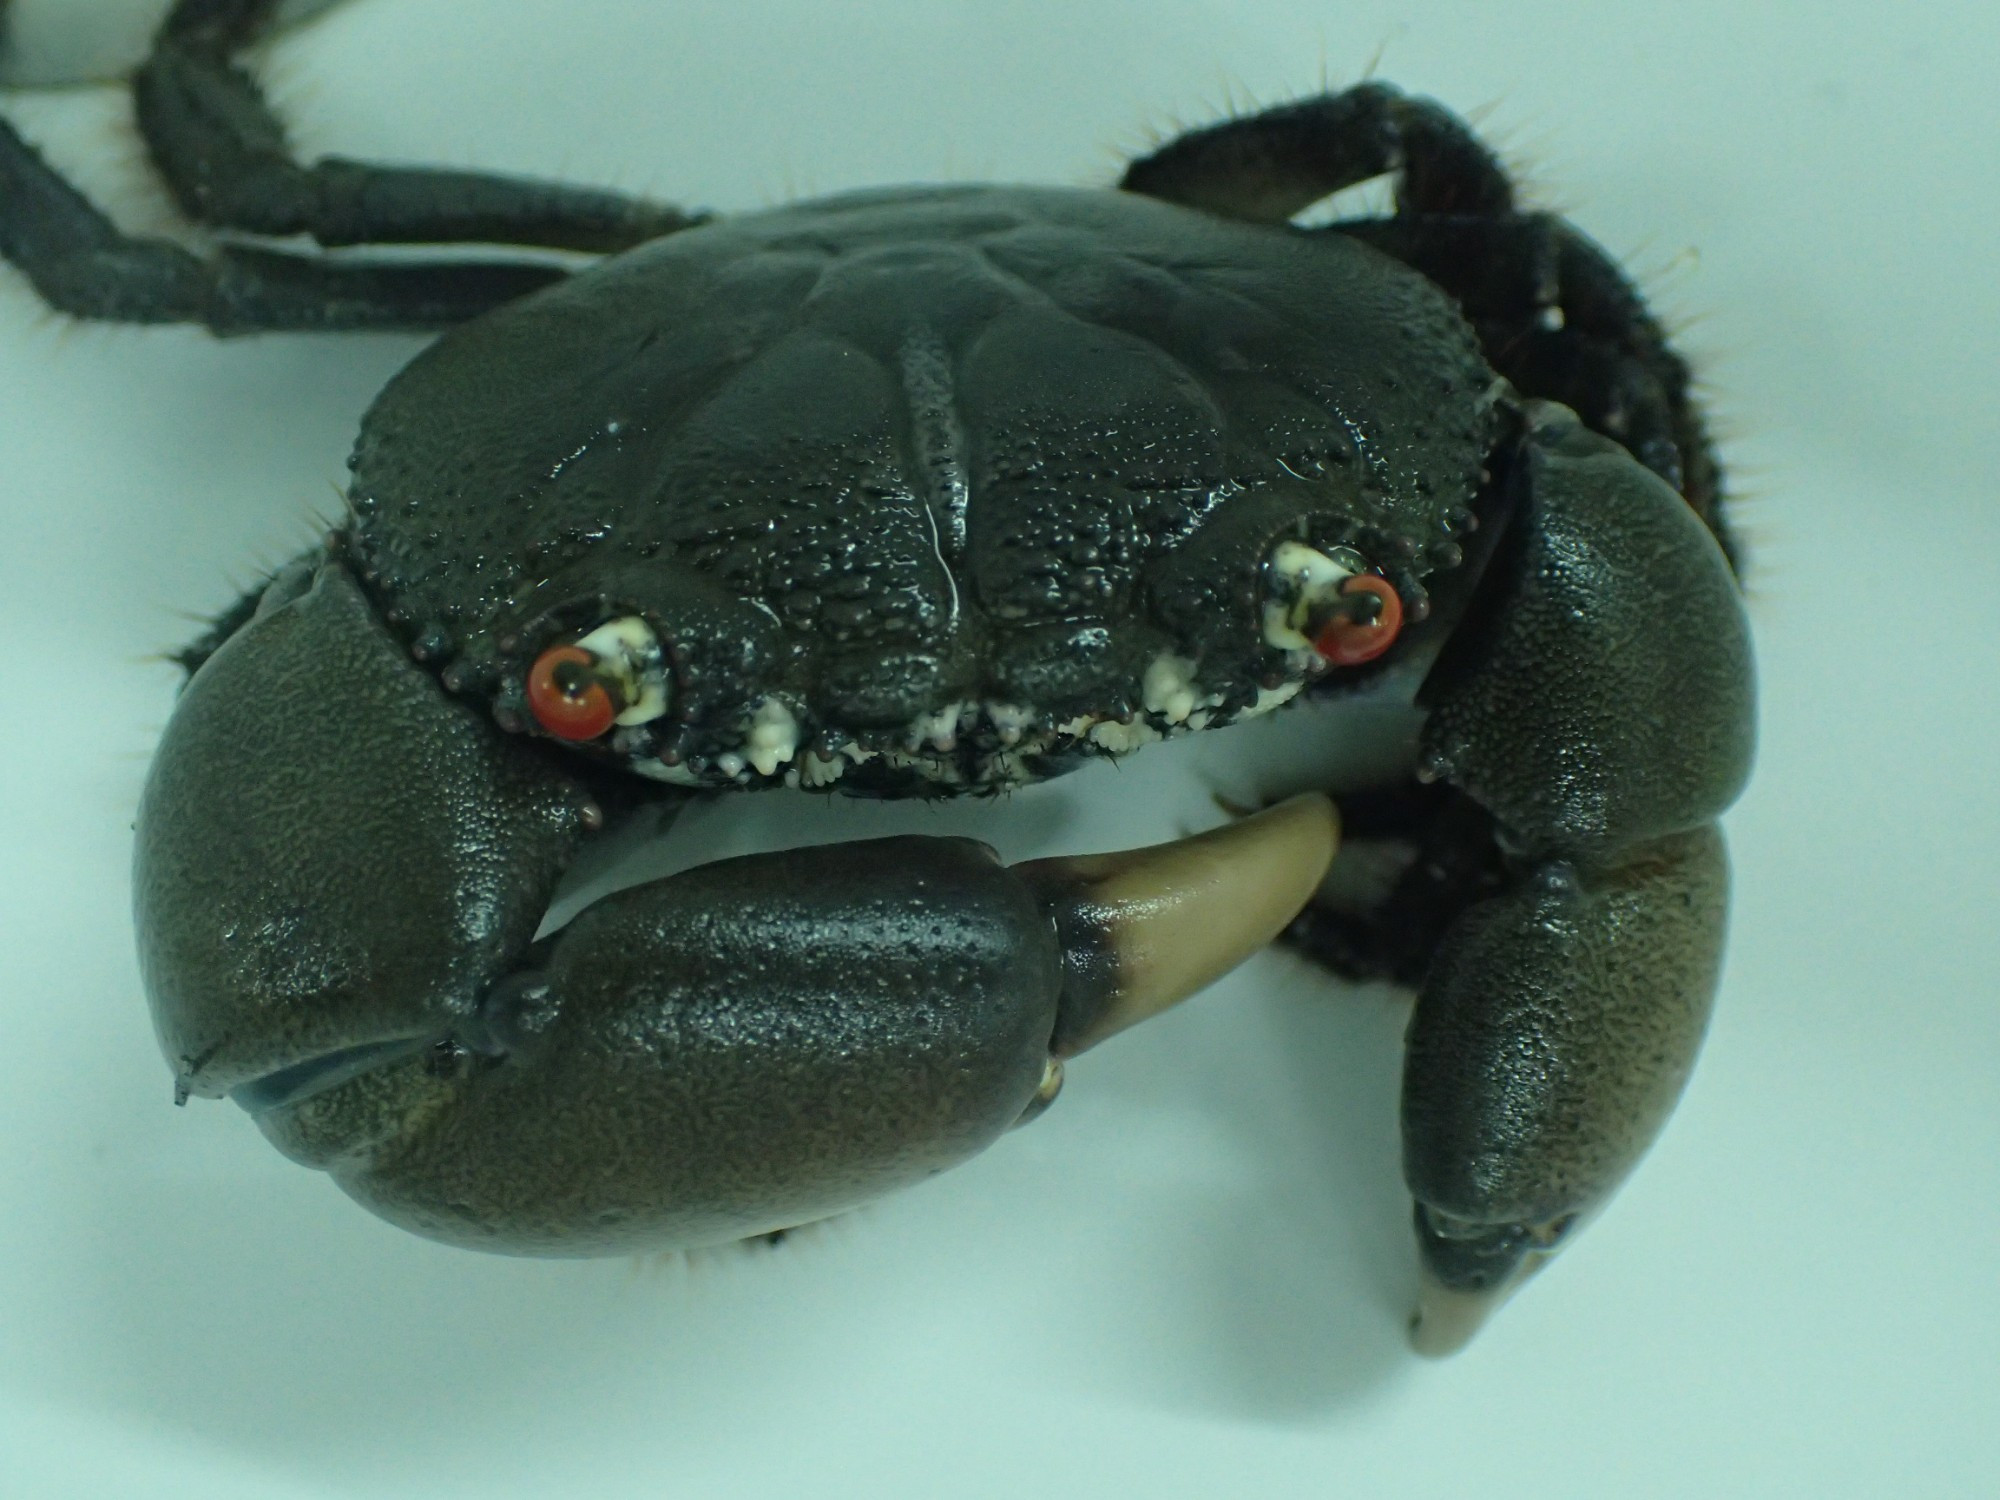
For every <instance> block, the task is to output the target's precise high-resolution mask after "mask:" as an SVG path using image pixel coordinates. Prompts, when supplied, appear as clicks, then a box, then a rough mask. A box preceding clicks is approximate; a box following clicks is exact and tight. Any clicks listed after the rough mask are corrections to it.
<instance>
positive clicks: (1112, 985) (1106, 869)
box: [1018, 792, 1340, 1056]
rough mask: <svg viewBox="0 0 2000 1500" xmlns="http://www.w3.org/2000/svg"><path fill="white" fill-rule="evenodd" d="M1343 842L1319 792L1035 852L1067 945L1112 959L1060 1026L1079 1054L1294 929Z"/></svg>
mask: <svg viewBox="0 0 2000 1500" xmlns="http://www.w3.org/2000/svg"><path fill="white" fill-rule="evenodd" d="M1339 841H1340V819H1339V814H1338V813H1337V812H1336V811H1335V810H1334V806H1333V802H1332V800H1331V799H1330V798H1328V797H1325V796H1323V795H1321V794H1320V793H1318V792H1308V793H1305V794H1304V795H1302V796H1298V797H1293V798H1291V799H1290V800H1288V801H1285V802H1280V803H1278V804H1277V805H1276V806H1274V807H1269V808H1266V809H1265V810H1264V811H1263V812H1260V813H1258V814H1256V815H1255V816H1253V817H1248V818H1243V819H1240V820H1238V821H1237V822H1234V823H1228V824H1225V825H1223V826H1222V827H1220V828H1216V829H1212V830H1210V831H1209V832H1207V833H1201V834H1196V835H1195V836H1193V837H1192V838H1185V839H1179V840H1177V841H1175V842H1173V843H1171V844H1156V845H1154V846H1153V847H1152V848H1149V849H1131V850H1127V851H1125V852H1124V853H1122V854H1092V855H1083V856H1079V857H1076V858H1069V859H1045V860H1035V861H1032V862H1031V863H1029V864H1025V865H1022V866H1019V867H1018V868H1019V872H1020V873H1021V874H1022V875H1023V876H1024V877H1026V878H1027V879H1028V880H1029V881H1030V882H1031V883H1033V884H1035V885H1036V886H1038V887H1040V888H1041V889H1042V890H1044V891H1045V892H1047V893H1048V894H1049V906H1050V908H1051V910H1053V911H1055V912H1056V913H1057V923H1058V927H1059V929H1061V930H1062V931H1063V932H1064V935H1065V942H1066V944H1068V945H1070V946H1072V947H1073V948H1075V949H1076V950H1077V951H1079V952H1082V951H1088V952H1090V953H1091V954H1092V955H1093V967H1096V966H1097V964H1098V963H1099V962H1101V963H1102V976H1101V977H1102V980H1103V981H1104V982H1103V986H1102V988H1101V990H1100V991H1099V992H1098V993H1097V994H1095V995H1093V997H1092V999H1091V1001H1090V1003H1089V1004H1088V1006H1087V1007H1086V1008H1085V1010H1086V1011H1087V1013H1079V1015H1078V1016H1077V1018H1076V1020H1075V1023H1074V1024H1073V1025H1072V1026H1070V1027H1069V1028H1068V1029H1067V1030H1066V1031H1065V1032H1064V1033H1063V1034H1062V1035H1061V1036H1060V1037H1059V1039H1058V1040H1059V1045H1058V1047H1057V1050H1058V1051H1059V1052H1060V1053H1062V1054H1063V1055H1065V1056H1074V1055H1075V1054H1076V1053H1078V1052H1082V1051H1083V1050H1085V1049H1086V1048H1089V1047H1093V1046H1095V1045H1096V1044H1097V1043H1099V1042H1101V1041H1103V1040H1104V1039H1105V1038H1106V1037H1108V1036H1111V1035H1113V1034H1114V1033H1116V1032H1120V1031H1123V1030H1124V1029H1125V1028H1126V1027H1128V1026H1132V1025H1136V1024H1137V1023H1138V1022H1140V1021H1143V1020H1145V1019H1147V1018H1148V1017H1149V1016H1154V1015H1157V1014H1159V1013H1160V1012H1161V1011H1163V1010H1165V1009H1167V1007H1169V1006H1170V1005H1173V1004H1174V1003H1175V1002H1176V1001H1179V1000H1182V999H1184V998H1186V997H1187V996H1189V995H1191V994H1193V993H1195V992H1196V991H1197V990H1200V989H1202V988H1204V987H1206V986H1207V985H1209V984H1211V983H1213V982H1214V981H1215V980H1217V979H1219V978H1221V977H1222V976H1223V975H1224V974H1226V973H1228V972H1229V971H1230V970H1231V969H1233V968H1235V967H1236V966H1237V965H1238V964H1240V963H1242V962H1243V960H1244V959H1246V958H1248V957H1249V956H1250V955H1251V954H1253V953H1255V952H1256V951H1257V950H1258V949H1260V948H1262V947H1263V946H1264V945H1265V944H1267V943H1269V942H1270V941H1271V939H1273V938H1274V937H1276V936H1277V935H1278V934H1279V933H1280V932H1282V931H1283V930H1284V929H1285V926H1286V924H1287V923H1289V922H1290V921H1291V920H1292V918H1293V917H1294V916H1296V915H1297V914H1298V912H1299V909H1300V908H1301V907H1303V906H1304V905H1305V904H1306V902H1307V901H1308V900H1309V899H1311V897H1312V894H1313V892H1314V890H1316V889H1317V888H1318V886H1319V883H1320V881H1321V879H1322V878H1323V877H1324V876H1325V874H1326V871H1327V867H1328V866H1329V865H1330V864H1331V863H1332V862H1333V853H1334V849H1335V847H1336V846H1337V845H1338V843H1339Z"/></svg>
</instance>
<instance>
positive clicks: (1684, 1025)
mask: <svg viewBox="0 0 2000 1500" xmlns="http://www.w3.org/2000/svg"><path fill="white" fill-rule="evenodd" d="M1527 419H1528V431H1527V433H1526V434H1525V440H1524V442H1523V444H1522V448H1521V450H1520V453H1519V456H1518V459H1517V462H1516V464H1515V468H1514V471H1513V472H1512V474H1511V477H1510V482H1509V485H1508V494H1507V507H1508V508H1507V512H1506V516H1505V526H1506V532H1505V535H1504V536H1503V537H1502V539H1501V543H1500V547H1499V551H1498V553H1497V554H1496V556H1495V557H1494V560H1493V562H1492V564H1491V565H1490V567H1489V568H1488V569H1487V572H1486V575H1485V578H1484V580H1483V581H1482V583H1481V585H1480V587H1481V596H1480V598H1479V599H1478V600H1477V601H1476V602H1475V604H1474V606H1473V612H1472V613H1471V614H1470V615H1469V616H1468V617H1467V618H1466V619H1465V620H1464V621H1462V622H1461V623H1460V624H1459V626H1458V628H1457V631H1456V634H1455V635H1454V636H1453V638H1452V642H1451V645H1450V646H1449V647H1447V649H1446V651H1445V653H1444V655H1443V656H1442V657H1440V658H1439V660H1438V662H1437V665H1436V666H1435V668H1434V669H1433V670H1432V672H1431V674H1430V676H1429V678H1428V679H1427V680H1426V683H1425V685H1424V688H1423V690H1422V694H1421V695H1420V700H1419V701H1420V702H1422V703H1423V704H1424V705H1425V706H1427V707H1428V708H1429V709H1430V717H1429V719H1428V721H1427V723H1426V725H1425V728H1424V733H1423V745H1424V757H1425V763H1426V768H1427V770H1428V772H1429V773H1430V774H1431V775H1432V776H1434V777H1435V778H1437V779H1440V780H1442V781H1444V782H1446V783H1448V784H1449V785H1452V786H1455V787H1457V788H1458V789H1459V790H1460V791H1461V792H1462V793H1463V794H1465V795H1466V796H1467V797H1469V798H1470V799H1471V801H1472V802H1473V803H1475V804H1477V805H1478V807H1479V808H1482V809H1484V813H1483V814H1482V816H1484V817H1486V818H1487V819H1489V820H1490V823H1491V825H1492V827H1493V828H1494V830H1495V834H1494V837H1495V838H1496V839H1497V843H1498V850H1497V855H1498V862H1499V864H1500V866H1501V871H1500V873H1499V875H1498V876H1497V877H1496V880H1497V889H1494V890H1493V891H1492V892H1491V894H1489V895H1487V896H1486V897H1485V898H1484V899H1482V900H1478V901H1475V902H1474V903H1473V904H1471V905H1470V906H1468V907H1467V908H1466V909H1465V910H1464V911H1463V912H1462V913H1461V914H1459V915H1458V917H1457V919H1456V920H1455V921H1454V922H1453V923H1452V924H1451V926H1450V927H1449V930H1448V931H1447V932H1446V933H1445V934H1444V937H1443V941H1442V942H1441V944H1440V945H1439V947H1438V950H1437V952H1436V956H1435V958H1434V959H1433V960H1432V962H1431V963H1430V964H1429V968H1428V972H1427V973H1426V974H1425V975H1424V978H1423V983H1422V987H1421V990H1420V992H1419V995H1418V999H1417V1007H1416V1011H1415V1014H1414V1017H1413V1019H1412V1021H1411V1025H1410V1037H1409V1053H1408V1058H1407V1062H1406V1065H1405V1071H1404V1080H1403V1164H1404V1175H1405V1176H1406V1178H1407V1179H1408V1181H1409V1185H1410V1189H1411V1192H1412V1194H1413V1196H1414V1197H1415V1199H1416V1221H1417V1238H1418V1243H1419V1248H1420V1250H1421V1253H1422V1259H1423V1284H1424V1290H1423V1293H1422V1297H1421V1306H1420V1309H1419V1316H1418V1320H1417V1323H1416V1325H1415V1341H1416V1343H1417V1346H1418V1347H1419V1348H1420V1349H1422V1350H1424V1351H1425V1352H1429V1353H1445V1352H1449V1351H1450V1350H1451V1349H1453V1348H1455V1347H1457V1346H1458V1345H1459V1344H1461V1343H1462V1342H1464V1340H1465V1338H1466V1337H1468V1336H1469V1335H1470V1333H1471V1332H1472V1330H1473V1329H1475V1328H1476V1327H1477V1326H1478V1324H1479V1321H1480V1319H1481V1318H1483V1317H1484V1316H1485V1314H1486V1313H1487V1312H1488V1311H1489V1310H1490V1309H1491V1308H1492V1307H1494V1306H1496V1305H1497V1304H1498V1303H1499V1301H1501V1300H1502V1299H1504V1298H1505V1297H1506V1296H1507V1295H1509V1294H1510V1293H1511V1292H1512V1291H1513V1290H1514V1289H1515V1288H1517V1287H1518V1286H1519V1285H1520V1284H1521V1283H1522V1282H1523V1281H1524V1280H1525V1279H1526V1278H1527V1277H1528V1276H1529V1275H1531V1274H1532V1273H1533V1272H1534V1271H1535V1270H1536V1269H1537V1268H1538V1267H1539V1266H1540V1265H1541V1264H1542V1263H1543V1262H1544V1261H1545V1260H1546V1259H1547V1258H1548V1256H1549V1255H1550V1254H1552V1253H1553V1252H1554V1251H1555V1249H1556V1248H1557V1246H1558V1245H1559V1244H1560V1243H1562V1242H1563V1241H1564V1240H1565V1239H1566V1238H1567V1237H1568V1236H1569V1234H1570V1233H1571V1232H1572V1231H1573V1230H1574V1228H1575V1227H1576V1225H1577V1224H1578V1223H1580V1222H1581V1221H1582V1220H1584V1219H1586V1218H1588V1217H1589V1216H1590V1215H1591V1214H1592V1213H1594V1212H1595V1211H1596V1210H1597V1209H1598V1208H1600V1207H1601V1206H1602V1205H1603V1204H1604V1202H1605V1201H1606V1200H1607V1199H1608V1198H1609V1196H1610V1195H1611V1193H1612V1192H1613V1191H1614V1190H1615V1189H1616V1188H1617V1186H1618V1185H1619V1183H1620V1182H1621V1181H1622V1180H1623V1179H1624V1177H1625V1175H1626V1174H1627V1173H1628V1172H1629V1171H1630V1170H1631V1168H1632V1167H1633V1165H1634V1164H1635V1163H1636V1162H1637V1161H1638V1159H1639V1157H1640V1156H1641V1155H1642V1154H1643V1153H1644V1152H1645V1150H1646V1149H1647V1147H1648V1146H1650V1145H1651V1144H1652V1141H1653V1138H1654V1137H1655V1135H1656V1134H1657V1133H1658V1132H1659V1129H1660V1127H1661V1126H1662V1125H1663V1124H1664V1123H1665V1122H1666V1118H1667V1115H1668V1113H1669V1112H1670V1111H1671V1110H1672V1108H1673V1106H1674V1102H1675V1100H1676V1099H1677V1098H1678V1097H1679V1095H1680V1092H1681V1089H1682V1086H1683V1085H1684V1084H1685V1083H1686V1081H1687V1078H1688V1075H1689V1073H1690V1072H1691V1071H1692V1069H1693V1066H1694V1059H1695V1053H1696V1051H1697V1049H1698V1048H1699V1047H1700V1044H1701V1038H1702V1033H1703V1031H1704V1029H1705V1028H1706V1025H1707V1021H1708V1013H1709V1006H1710V1002H1711V1000H1712V998H1713V996H1714V992H1715V985H1716V980H1717V976H1718V974H1719V972H1720V969H1721V956H1722V938H1723V925H1724V912H1725V907H1726V897H1727V888H1728V865H1727V860H1726V858H1725V855H1724V852H1723V841H1722V835H1721V833H1720V831H1719V830H1718V829H1717V827H1716V826H1715V818H1716V817H1717V815H1718V814H1720V813H1721V812H1722V810H1723V809H1724V808H1726V807H1727V806H1728V805H1729V804H1730V803H1731V802H1732V801H1734V800H1735V798H1736V794H1737V793H1738V791H1740V790H1741V789H1742V786H1743V784H1744V781H1745V779H1746V777H1747V776H1748V774H1749V767H1750V755H1751V747H1752V742H1753V739H1754V720H1755V711H1754V699H1753V684H1752V672H1751V660H1750V642H1749V631H1748V627H1747V623H1746V621H1745V619H1744V615H1743V610H1742V605H1741V603H1740V602H1739V600H1738V597H1737V592H1736V586H1735V580H1734V579H1733V577H1732V576H1731V574H1730V571H1729V566H1728V564H1727V562H1726V561H1725V559H1724V557H1723V554H1722V552H1721V549H1720V548H1719V547H1718V546H1717V544H1716V542H1715V539H1714V538H1713V537H1712V536H1710V534H1709V533H1708V532H1707V530H1706V529H1705V528H1704V527H1703V526H1702V524H1701V522H1700V521H1699V520H1697V519H1696V517H1695V515H1694V513H1693V512H1692V511H1691V510H1690V509H1689V508H1688V506H1687V505H1686V504H1685V503H1684V502H1683V501H1682V500H1681V498H1680V497H1679V496H1678V495H1676V494H1675V493H1674V491H1673V490H1672V489H1670V488H1669V487H1668V486H1667V485H1666V484H1664V483H1663V482H1662V481H1660V480H1659V479H1658V478H1656V477H1655V476H1654V475H1652V474H1651V473H1649V472H1648V471H1646V470H1645V469H1643V468H1641V467H1640V466H1639V465H1638V464H1637V463H1636V462H1634V461H1633V460H1632V458H1631V457H1630V456H1629V455H1628V454H1627V453H1626V452H1625V450H1624V449H1623V448H1621V447H1619V446H1618V445H1617V444H1616V443H1613V442H1611V441H1610V440H1609V439H1606V438H1603V437H1599V436H1596V435H1594V434H1592V433H1590V432H1589V431H1587V430H1586V429H1584V428H1583V427H1582V425H1581V424H1580V423H1578V422H1577V420H1576V419H1575V417H1574V416H1573V415H1572V414H1571V413H1569V412H1568V411H1567V410H1565V409H1563V408H1561V407H1558V406H1554V405H1549V404H1543V403H1529V404H1528V409H1527ZM1418 883H1419V884H1420V881H1419V882H1418Z"/></svg>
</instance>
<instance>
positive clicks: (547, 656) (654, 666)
mask: <svg viewBox="0 0 2000 1500" xmlns="http://www.w3.org/2000/svg"><path fill="white" fill-rule="evenodd" d="M668 702H669V694H668V682H667V670H666V654H665V652H663V651H662V650H661V649H660V638H659V637H658V636H657V635H655V634H654V633H653V629H652V627H651V626H650V625H648V624H647V623H646V622H645V621H644V620H642V619H640V618H639V617H638V616H636V615H623V616H620V617H619V618H617V619H615V620H608V621H606V622H605V623H604V624H602V625H600V626H598V627H597V629H595V630H593V631H591V632H590V633H589V634H588V635H586V636H584V637H583V638H582V639H581V640H578V641H575V642H572V643H569V644H566V645H558V646H551V647H549V648H548V649H547V650H546V651H544V652H543V653H542V654H541V655H540V656H538V657H536V658H535V664H534V666H533V667H531V668H529V670H528V709H529V712H531V713H532V714H533V715H534V716H535V722H536V723H538V724H540V725H541V726H542V728H543V729H545V730H547V731H548V732H549V733H550V734H552V735H554V736H555V737H556V738H557V739H562V740H594V739H596V738H598V737H599V736H600V735H603V734H605V733H608V732H609V731H610V730H611V728H612V727H613V726H614V725H626V724H645V723H648V722H650V721H651V720H654V719H657V718H659V717H660V716H661V715H662V714H664V713H665V712H666V711H667V706H668Z"/></svg>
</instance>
